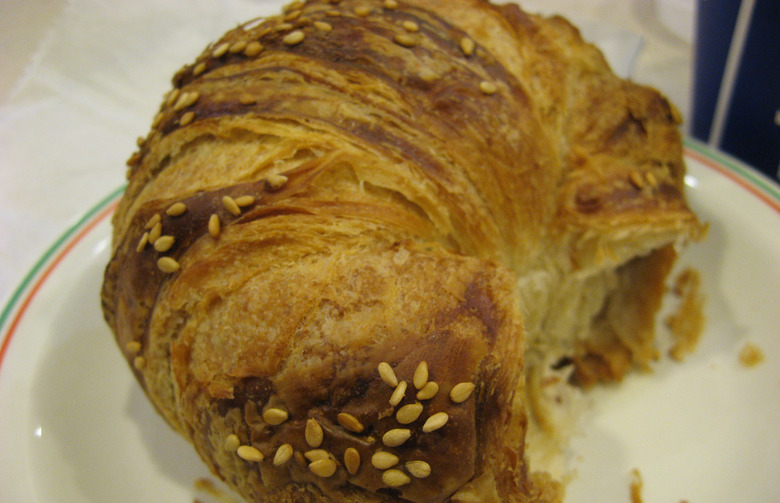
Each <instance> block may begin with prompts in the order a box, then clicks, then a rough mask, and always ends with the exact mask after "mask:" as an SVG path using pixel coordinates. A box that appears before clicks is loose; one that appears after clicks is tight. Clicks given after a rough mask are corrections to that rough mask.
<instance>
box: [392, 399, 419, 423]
mask: <svg viewBox="0 0 780 503" xmlns="http://www.w3.org/2000/svg"><path fill="white" fill-rule="evenodd" d="M422 411H423V406H422V404H420V403H410V404H407V405H404V406H403V407H401V408H400V409H398V412H396V413H395V419H396V421H398V422H399V423H401V424H410V423H413V422H415V421H417V418H418V417H420V414H422Z"/></svg>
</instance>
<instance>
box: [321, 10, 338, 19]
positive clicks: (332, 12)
mask: <svg viewBox="0 0 780 503" xmlns="http://www.w3.org/2000/svg"><path fill="white" fill-rule="evenodd" d="M325 15H326V16H331V17H339V16H341V12H339V11H337V10H326V11H325Z"/></svg>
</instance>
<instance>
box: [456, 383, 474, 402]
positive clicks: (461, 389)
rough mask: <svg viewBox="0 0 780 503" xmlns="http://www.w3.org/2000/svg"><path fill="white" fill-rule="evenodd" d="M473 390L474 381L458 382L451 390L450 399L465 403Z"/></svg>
mask: <svg viewBox="0 0 780 503" xmlns="http://www.w3.org/2000/svg"><path fill="white" fill-rule="evenodd" d="M472 391H474V383H470V382H462V383H458V384H456V385H455V386H453V387H452V389H451V390H450V400H452V401H453V402H455V403H463V402H465V401H466V400H468V399H469V397H470V396H471V392H472Z"/></svg>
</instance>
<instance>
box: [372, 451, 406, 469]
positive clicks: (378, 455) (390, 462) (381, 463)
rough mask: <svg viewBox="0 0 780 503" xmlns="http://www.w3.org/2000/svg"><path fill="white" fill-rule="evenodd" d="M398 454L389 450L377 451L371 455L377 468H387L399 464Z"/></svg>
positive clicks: (373, 464)
mask: <svg viewBox="0 0 780 503" xmlns="http://www.w3.org/2000/svg"><path fill="white" fill-rule="evenodd" d="M398 461H399V459H398V456H396V455H395V454H393V453H391V452H387V451H377V452H375V453H374V455H373V456H371V466H373V467H374V468H376V469H377V470H387V469H388V468H392V467H394V466H395V465H397V464H398Z"/></svg>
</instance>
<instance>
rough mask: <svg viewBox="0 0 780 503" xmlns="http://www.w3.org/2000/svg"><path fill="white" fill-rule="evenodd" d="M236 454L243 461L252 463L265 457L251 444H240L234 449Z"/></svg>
mask: <svg viewBox="0 0 780 503" xmlns="http://www.w3.org/2000/svg"><path fill="white" fill-rule="evenodd" d="M236 454H238V457H239V458H241V459H243V460H244V461H251V462H254V463H259V462H260V461H262V460H263V458H265V456H263V453H262V452H260V451H259V450H257V449H256V448H255V447H252V446H251V445H240V446H239V447H238V449H236Z"/></svg>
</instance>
